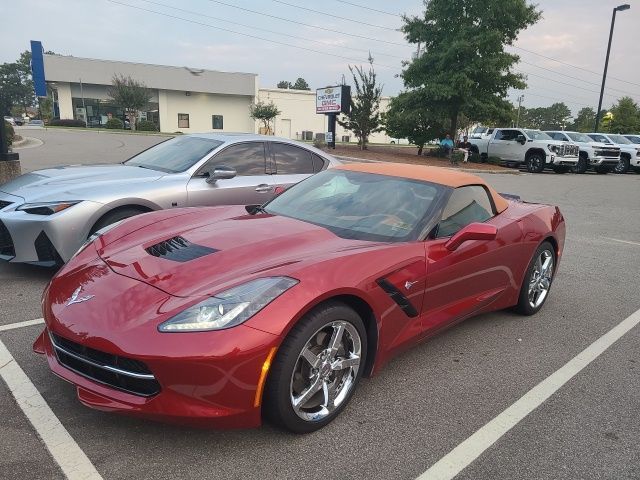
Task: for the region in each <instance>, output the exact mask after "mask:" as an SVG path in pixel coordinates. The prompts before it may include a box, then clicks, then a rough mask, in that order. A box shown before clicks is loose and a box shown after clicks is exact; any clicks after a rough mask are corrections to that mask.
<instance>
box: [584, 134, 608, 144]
mask: <svg viewBox="0 0 640 480" xmlns="http://www.w3.org/2000/svg"><path fill="white" fill-rule="evenodd" d="M589 136H590V137H591V138H592V139H593V140H594V141H596V142H600V143H611V140H609V139H608V138H607V137H605V136H604V135H600V134H599V133H590V134H589Z"/></svg>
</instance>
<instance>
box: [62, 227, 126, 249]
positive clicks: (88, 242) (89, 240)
mask: <svg viewBox="0 0 640 480" xmlns="http://www.w3.org/2000/svg"><path fill="white" fill-rule="evenodd" d="M122 222H123V220H120V221H119V222H115V223H112V224H111V225H107V226H106V227H102V228H101V229H100V230H96V232H94V233H93V234H91V235H90V236H89V238H87V240H86V242H84V243H83V244H82V246H81V247H80V248H79V249H78V251H77V252H76V253H74V254H73V257H75V256H77V255H78V254H79V253H80V252H82V251H83V250H84V249H85V248H87V247H88V246H89V245H91V244H92V243H93V242H95V241H96V240H97V239H98V238H100V237H101V236H102V235H104V234H105V233H107V232H108V231H109V230H111V229H112V228H115V227H117V226H118V225H120V224H121V223H122ZM73 257H71V258H73Z"/></svg>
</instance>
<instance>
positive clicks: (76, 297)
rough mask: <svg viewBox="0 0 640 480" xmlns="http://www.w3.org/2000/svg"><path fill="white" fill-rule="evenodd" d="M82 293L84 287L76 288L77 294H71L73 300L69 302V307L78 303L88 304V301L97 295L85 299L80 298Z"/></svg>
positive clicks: (87, 296)
mask: <svg viewBox="0 0 640 480" xmlns="http://www.w3.org/2000/svg"><path fill="white" fill-rule="evenodd" d="M81 291H82V286H79V287H78V288H76V290H75V292H73V293H72V294H71V298H70V299H69V301H68V302H67V307H68V306H70V305H74V304H76V303H82V302H86V301H87V300H91V299H92V298H93V297H95V295H86V296H84V297H80V296H79V295H80V292H81Z"/></svg>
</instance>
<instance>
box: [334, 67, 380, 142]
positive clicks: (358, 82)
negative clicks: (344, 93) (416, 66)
mask: <svg viewBox="0 0 640 480" xmlns="http://www.w3.org/2000/svg"><path fill="white" fill-rule="evenodd" d="M349 71H350V72H351V75H352V76H353V83H354V86H355V89H356V95H355V98H354V97H353V96H352V97H351V109H350V112H349V113H347V114H344V118H339V119H338V123H339V124H340V126H342V127H343V128H346V129H347V130H350V131H352V132H353V134H354V135H355V136H356V138H357V139H358V145H360V149H361V150H366V149H367V143H368V142H369V136H370V135H371V134H372V133H375V132H379V131H381V130H382V126H381V117H380V97H381V96H382V85H378V83H377V79H376V72H375V70H374V69H373V58H371V56H369V71H368V72H365V71H364V69H363V68H362V66H360V67H355V69H354V68H353V67H352V66H351V65H349Z"/></svg>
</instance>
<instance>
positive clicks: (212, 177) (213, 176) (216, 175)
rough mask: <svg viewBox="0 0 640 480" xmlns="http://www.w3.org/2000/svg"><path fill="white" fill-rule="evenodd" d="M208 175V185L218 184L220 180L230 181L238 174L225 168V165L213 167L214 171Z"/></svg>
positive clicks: (231, 169)
mask: <svg viewBox="0 0 640 480" xmlns="http://www.w3.org/2000/svg"><path fill="white" fill-rule="evenodd" d="M208 173H209V177H207V183H216V182H217V181H218V180H229V179H230V178H233V177H235V176H236V175H237V174H238V172H236V171H235V170H234V169H233V168H229V167H225V166H224V165H220V166H216V167H213V170H210V171H209V172H208Z"/></svg>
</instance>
